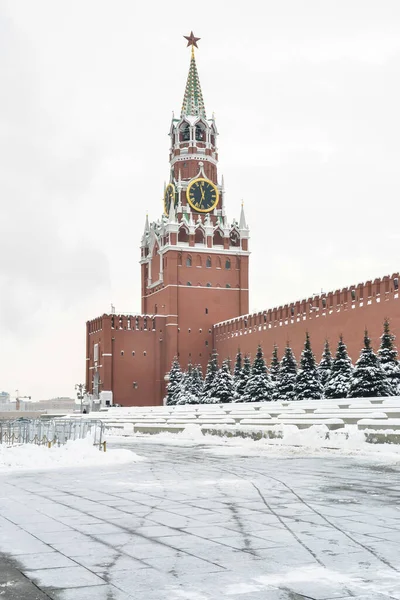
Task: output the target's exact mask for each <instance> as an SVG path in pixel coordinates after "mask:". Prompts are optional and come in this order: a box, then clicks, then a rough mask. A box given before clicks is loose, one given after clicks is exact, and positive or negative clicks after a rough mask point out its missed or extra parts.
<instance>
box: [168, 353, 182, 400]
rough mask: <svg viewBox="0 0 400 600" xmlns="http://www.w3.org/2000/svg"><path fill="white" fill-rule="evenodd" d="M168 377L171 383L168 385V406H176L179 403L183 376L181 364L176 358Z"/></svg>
mask: <svg viewBox="0 0 400 600" xmlns="http://www.w3.org/2000/svg"><path fill="white" fill-rule="evenodd" d="M168 376H169V381H168V385H167V404H176V403H177V402H178V398H179V393H180V390H181V382H182V376H183V374H182V370H181V367H180V364H179V362H178V359H177V357H176V356H175V358H174V360H173V361H172V366H171V369H170V371H169V373H168Z"/></svg>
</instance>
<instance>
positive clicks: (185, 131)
mask: <svg viewBox="0 0 400 600" xmlns="http://www.w3.org/2000/svg"><path fill="white" fill-rule="evenodd" d="M181 140H182V142H188V141H189V140H190V128H189V125H188V123H184V124H183V125H182V128H181Z"/></svg>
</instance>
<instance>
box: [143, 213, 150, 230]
mask: <svg viewBox="0 0 400 600" xmlns="http://www.w3.org/2000/svg"><path fill="white" fill-rule="evenodd" d="M149 231H150V225H149V213H148V212H146V221H145V223H144V233H145V234H146V233H149Z"/></svg>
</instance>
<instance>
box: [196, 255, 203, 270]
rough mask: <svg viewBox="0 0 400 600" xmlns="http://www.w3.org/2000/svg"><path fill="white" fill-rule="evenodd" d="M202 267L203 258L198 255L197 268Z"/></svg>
mask: <svg viewBox="0 0 400 600" xmlns="http://www.w3.org/2000/svg"><path fill="white" fill-rule="evenodd" d="M201 266H202V264H201V256H200V254H198V255H197V256H196V267H201Z"/></svg>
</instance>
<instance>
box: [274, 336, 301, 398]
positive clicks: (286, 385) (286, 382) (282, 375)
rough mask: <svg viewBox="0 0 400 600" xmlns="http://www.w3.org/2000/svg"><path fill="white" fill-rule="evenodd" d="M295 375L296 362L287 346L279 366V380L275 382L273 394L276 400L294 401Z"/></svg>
mask: <svg viewBox="0 0 400 600" xmlns="http://www.w3.org/2000/svg"><path fill="white" fill-rule="evenodd" d="M296 375H297V362H296V359H295V356H294V354H293V350H292V349H291V347H290V346H289V344H287V345H286V348H285V354H284V355H283V358H282V360H281V364H280V369H279V378H278V381H277V382H276V388H275V393H276V398H277V400H294V399H295V393H294V386H295V384H296ZM274 397H275V394H274Z"/></svg>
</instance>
